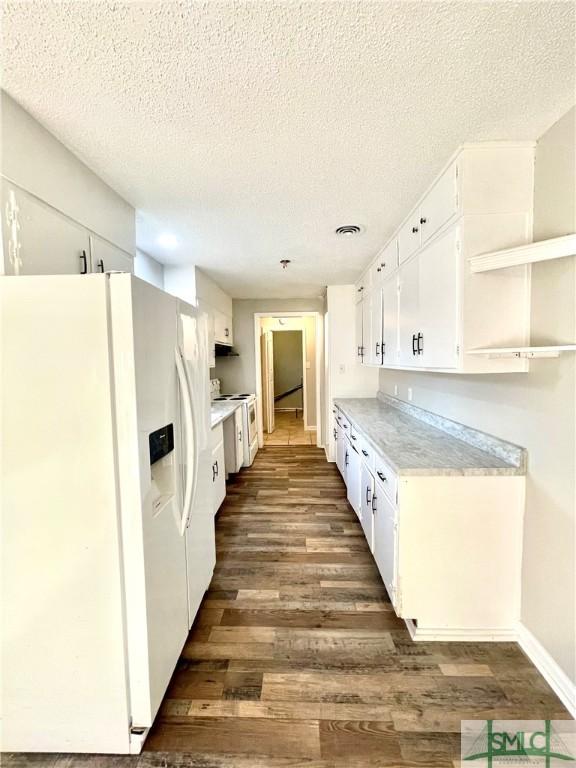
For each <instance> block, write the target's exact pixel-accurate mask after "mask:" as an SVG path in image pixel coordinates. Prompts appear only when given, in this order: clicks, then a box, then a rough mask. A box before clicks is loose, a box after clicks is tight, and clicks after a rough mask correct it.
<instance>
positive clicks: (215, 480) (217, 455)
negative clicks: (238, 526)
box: [212, 442, 226, 514]
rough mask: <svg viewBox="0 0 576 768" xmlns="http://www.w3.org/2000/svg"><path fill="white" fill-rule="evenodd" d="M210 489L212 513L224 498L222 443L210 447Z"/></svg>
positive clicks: (216, 510) (224, 475) (224, 471)
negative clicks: (212, 505) (212, 500)
mask: <svg viewBox="0 0 576 768" xmlns="http://www.w3.org/2000/svg"><path fill="white" fill-rule="evenodd" d="M212 490H213V499H214V514H216V512H218V510H219V509H220V505H221V504H222V502H223V501H224V499H225V498H226V470H225V465H224V443H223V442H222V443H219V444H218V445H217V446H216V448H213V449H212Z"/></svg>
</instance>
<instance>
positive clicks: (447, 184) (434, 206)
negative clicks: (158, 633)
mask: <svg viewBox="0 0 576 768" xmlns="http://www.w3.org/2000/svg"><path fill="white" fill-rule="evenodd" d="M457 212H458V164H457V163H452V164H451V165H450V166H449V167H448V168H447V170H446V171H444V173H443V174H442V176H440V178H439V179H438V181H437V182H436V183H435V184H434V186H433V187H432V189H431V190H430V192H429V193H428V194H427V195H426V197H425V198H424V201H423V202H422V205H421V206H420V216H419V219H418V225H419V227H420V232H421V242H422V245H424V244H425V243H426V242H428V240H430V238H431V237H432V235H435V234H436V232H438V230H439V229H440V227H442V226H444V224H446V222H447V221H449V219H451V218H452V217H453V216H455V215H456V213H457Z"/></svg>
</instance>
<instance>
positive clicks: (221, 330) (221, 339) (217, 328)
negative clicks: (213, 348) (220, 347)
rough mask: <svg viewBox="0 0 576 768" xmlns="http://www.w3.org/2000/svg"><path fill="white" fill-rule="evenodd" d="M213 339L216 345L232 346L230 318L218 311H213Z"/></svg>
mask: <svg viewBox="0 0 576 768" xmlns="http://www.w3.org/2000/svg"><path fill="white" fill-rule="evenodd" d="M214 339H215V341H216V343H217V344H227V345H228V346H232V341H233V336H232V318H231V317H229V316H228V315H225V314H224V313H223V312H220V310H219V309H215V310H214Z"/></svg>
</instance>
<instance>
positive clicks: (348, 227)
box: [335, 224, 363, 237]
mask: <svg viewBox="0 0 576 768" xmlns="http://www.w3.org/2000/svg"><path fill="white" fill-rule="evenodd" d="M335 231H336V234H337V235H344V237H350V236H351V235H359V234H360V232H362V231H363V228H362V227H360V226H358V224H345V225H344V226H342V227H338V228H337V229H336V230H335Z"/></svg>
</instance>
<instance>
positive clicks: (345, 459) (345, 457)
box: [344, 451, 348, 467]
mask: <svg viewBox="0 0 576 768" xmlns="http://www.w3.org/2000/svg"><path fill="white" fill-rule="evenodd" d="M344 466H345V467H347V466H348V451H346V455H345V456H344Z"/></svg>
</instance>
